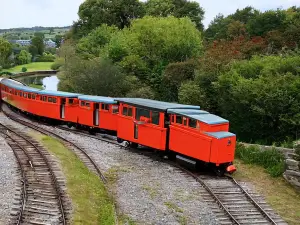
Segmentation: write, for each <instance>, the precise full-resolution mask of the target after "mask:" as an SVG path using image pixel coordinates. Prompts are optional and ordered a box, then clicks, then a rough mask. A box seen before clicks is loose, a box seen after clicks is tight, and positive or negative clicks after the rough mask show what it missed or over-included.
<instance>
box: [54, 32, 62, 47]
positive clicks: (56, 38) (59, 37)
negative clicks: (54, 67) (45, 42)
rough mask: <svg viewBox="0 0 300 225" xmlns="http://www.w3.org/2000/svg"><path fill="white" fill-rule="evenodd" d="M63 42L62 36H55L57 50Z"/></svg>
mask: <svg viewBox="0 0 300 225" xmlns="http://www.w3.org/2000/svg"><path fill="white" fill-rule="evenodd" d="M62 40H63V36H62V35H55V38H54V42H55V43H56V47H57V48H59V47H60V45H61V42H62Z"/></svg>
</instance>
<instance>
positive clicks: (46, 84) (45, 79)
mask: <svg viewBox="0 0 300 225" xmlns="http://www.w3.org/2000/svg"><path fill="white" fill-rule="evenodd" d="M19 80H20V81H21V82H23V83H25V84H27V85H29V86H32V87H35V88H41V89H45V90H51V91H57V86H58V83H59V79H58V78H57V76H56V75H47V76H45V75H34V76H28V77H22V78H20V79H19Z"/></svg>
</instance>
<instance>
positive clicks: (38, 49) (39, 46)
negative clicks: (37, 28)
mask: <svg viewBox="0 0 300 225" xmlns="http://www.w3.org/2000/svg"><path fill="white" fill-rule="evenodd" d="M31 46H33V47H31V48H30V51H31V52H30V53H31V54H32V55H33V56H36V55H37V54H38V55H43V53H44V50H45V44H44V39H43V38H42V37H41V36H39V35H38V36H34V37H33V38H32V39H31Z"/></svg>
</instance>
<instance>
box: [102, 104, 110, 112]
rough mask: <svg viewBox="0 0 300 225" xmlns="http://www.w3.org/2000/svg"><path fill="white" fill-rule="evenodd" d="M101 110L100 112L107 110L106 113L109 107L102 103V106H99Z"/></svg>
mask: <svg viewBox="0 0 300 225" xmlns="http://www.w3.org/2000/svg"><path fill="white" fill-rule="evenodd" d="M101 109H102V110H107V111H108V110H109V105H108V104H103V103H102V104H101Z"/></svg>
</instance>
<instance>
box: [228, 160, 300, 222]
mask: <svg viewBox="0 0 300 225" xmlns="http://www.w3.org/2000/svg"><path fill="white" fill-rule="evenodd" d="M235 165H236V166H237V172H236V173H235V174H234V178H236V179H237V180H238V181H242V182H251V183H252V184H253V185H254V186H255V189H256V191H257V192H258V193H260V194H261V195H263V196H264V197H265V199H266V201H267V203H268V204H270V205H271V207H272V208H273V209H274V210H275V211H276V212H277V213H278V214H279V215H280V216H281V217H282V218H283V219H284V220H285V221H286V222H288V224H292V225H293V224H295V225H296V224H299V221H300V205H299V202H300V193H299V192H297V191H296V190H295V188H293V187H292V186H291V185H290V184H288V183H287V182H286V181H285V180H284V179H283V178H282V177H277V178H274V177H271V176H270V175H269V174H268V173H267V172H266V171H264V169H263V168H262V167H260V166H256V165H250V164H244V163H243V162H242V161H241V160H236V161H235Z"/></svg>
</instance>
